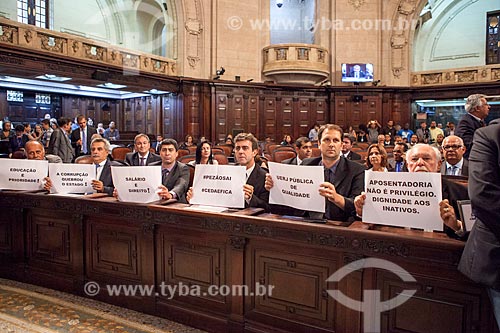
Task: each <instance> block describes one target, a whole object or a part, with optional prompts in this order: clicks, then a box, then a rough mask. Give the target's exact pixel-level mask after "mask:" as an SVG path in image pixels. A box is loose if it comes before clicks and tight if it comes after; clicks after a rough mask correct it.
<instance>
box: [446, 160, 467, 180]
mask: <svg viewBox="0 0 500 333" xmlns="http://www.w3.org/2000/svg"><path fill="white" fill-rule="evenodd" d="M463 161H464V162H463V164H462V173H461V174H460V175H457V176H467V177H468V176H469V161H467V160H466V159H465V158H464V159H463ZM441 174H442V175H446V162H443V164H441Z"/></svg>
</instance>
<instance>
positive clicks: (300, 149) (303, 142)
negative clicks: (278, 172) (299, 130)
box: [281, 136, 312, 165]
mask: <svg viewBox="0 0 500 333" xmlns="http://www.w3.org/2000/svg"><path fill="white" fill-rule="evenodd" d="M295 151H296V152H297V156H295V157H293V158H289V159H286V160H283V161H281V163H283V164H293V165H301V164H302V161H303V160H304V159H306V158H310V157H311V156H312V143H311V141H310V140H309V139H308V138H306V137H305V136H302V137H300V138H298V139H297V141H295Z"/></svg>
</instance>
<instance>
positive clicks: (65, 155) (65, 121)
mask: <svg viewBox="0 0 500 333" xmlns="http://www.w3.org/2000/svg"><path fill="white" fill-rule="evenodd" d="M57 124H58V125H59V127H58V128H56V129H55V130H54V132H52V135H51V136H50V142H49V150H48V151H49V153H50V154H54V155H57V156H59V157H60V158H61V159H62V161H63V163H71V161H73V158H74V157H75V152H74V151H73V147H71V141H70V139H69V137H68V134H69V131H70V130H71V119H69V118H66V117H61V118H59V119H58V120H57Z"/></svg>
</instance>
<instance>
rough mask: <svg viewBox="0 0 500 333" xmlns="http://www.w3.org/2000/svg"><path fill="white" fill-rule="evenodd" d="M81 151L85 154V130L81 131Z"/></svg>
mask: <svg viewBox="0 0 500 333" xmlns="http://www.w3.org/2000/svg"><path fill="white" fill-rule="evenodd" d="M82 151H83V153H84V154H87V138H86V135H85V130H82Z"/></svg>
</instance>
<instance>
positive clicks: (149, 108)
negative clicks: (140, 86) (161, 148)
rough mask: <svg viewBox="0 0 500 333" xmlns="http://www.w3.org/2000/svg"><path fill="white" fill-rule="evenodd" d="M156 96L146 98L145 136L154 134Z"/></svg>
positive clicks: (156, 110) (156, 108)
mask: <svg viewBox="0 0 500 333" xmlns="http://www.w3.org/2000/svg"><path fill="white" fill-rule="evenodd" d="M159 104H160V103H159V98H158V96H148V97H146V128H145V132H144V133H146V134H153V135H155V133H156V115H157V114H158V109H159V108H158V105H159Z"/></svg>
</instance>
